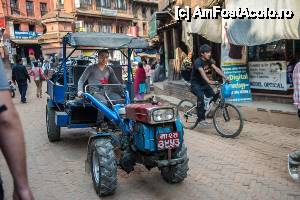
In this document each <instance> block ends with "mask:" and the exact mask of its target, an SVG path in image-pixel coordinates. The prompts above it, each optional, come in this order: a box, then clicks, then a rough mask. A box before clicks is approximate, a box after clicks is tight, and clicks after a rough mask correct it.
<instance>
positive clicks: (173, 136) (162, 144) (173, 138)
mask: <svg viewBox="0 0 300 200" xmlns="http://www.w3.org/2000/svg"><path fill="white" fill-rule="evenodd" d="M179 145H180V140H179V133H177V132H174V133H163V134H159V136H158V138H157V148H158V150H165V149H175V148H177V147H179Z"/></svg>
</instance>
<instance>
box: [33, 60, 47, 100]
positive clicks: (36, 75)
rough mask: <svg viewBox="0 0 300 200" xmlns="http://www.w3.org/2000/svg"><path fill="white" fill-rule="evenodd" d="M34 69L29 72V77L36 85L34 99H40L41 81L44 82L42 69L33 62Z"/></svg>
mask: <svg viewBox="0 0 300 200" xmlns="http://www.w3.org/2000/svg"><path fill="white" fill-rule="evenodd" d="M33 66H34V68H33V69H32V70H31V72H30V75H31V76H33V80H34V82H35V85H36V97H37V98H42V87H43V81H45V80H46V77H45V75H44V72H43V69H42V67H40V66H39V64H38V62H33Z"/></svg>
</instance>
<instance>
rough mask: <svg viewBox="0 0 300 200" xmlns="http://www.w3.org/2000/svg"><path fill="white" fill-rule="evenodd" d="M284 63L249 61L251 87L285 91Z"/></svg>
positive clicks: (286, 87) (286, 85)
mask: <svg viewBox="0 0 300 200" xmlns="http://www.w3.org/2000/svg"><path fill="white" fill-rule="evenodd" d="M286 65H287V63H286V61H260V62H249V63H248V66H249V77H250V85H251V88H254V89H264V90H280V91H286V90H287V89H288V84H287V75H286Z"/></svg>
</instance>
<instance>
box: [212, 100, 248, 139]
mask: <svg viewBox="0 0 300 200" xmlns="http://www.w3.org/2000/svg"><path fill="white" fill-rule="evenodd" d="M213 124H214V126H215V128H216V130H217V132H218V133H219V135H221V136H222V137H226V138H234V137H237V136H238V135H239V134H240V133H241V132H242V129H243V126H244V121H243V118H242V114H241V112H240V111H239V109H238V108H237V107H235V106H234V105H232V104H229V103H224V104H223V105H219V106H218V107H217V108H216V110H215V112H214V114H213Z"/></svg>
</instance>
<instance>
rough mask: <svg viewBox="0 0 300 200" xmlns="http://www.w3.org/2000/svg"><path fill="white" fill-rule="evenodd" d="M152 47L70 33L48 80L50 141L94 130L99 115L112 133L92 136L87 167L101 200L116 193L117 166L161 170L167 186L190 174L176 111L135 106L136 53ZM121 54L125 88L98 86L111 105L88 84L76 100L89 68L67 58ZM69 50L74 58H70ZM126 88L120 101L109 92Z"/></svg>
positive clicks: (133, 39)
mask: <svg viewBox="0 0 300 200" xmlns="http://www.w3.org/2000/svg"><path fill="white" fill-rule="evenodd" d="M145 48H149V46H148V43H147V42H146V40H144V39H141V38H136V37H131V36H127V35H122V34H112V33H69V34H67V35H66V36H65V37H64V38H63V60H62V64H61V67H60V68H59V69H58V71H57V72H56V73H54V75H53V76H52V78H51V79H50V80H48V85H47V93H48V95H49V98H48V101H47V106H46V121H47V134H48V138H49V141H50V142H55V141H58V140H59V139H60V131H61V127H67V128H88V127H90V128H94V127H95V126H96V118H97V113H98V112H102V113H103V115H104V116H105V120H106V121H108V122H109V125H110V126H109V129H108V130H105V131H99V130H98V129H95V131H94V132H93V134H92V135H91V136H90V138H89V142H88V153H87V160H86V164H87V165H86V166H87V169H88V171H89V172H90V174H91V177H92V180H93V185H94V188H95V191H96V192H97V194H98V195H99V196H104V195H110V194H113V193H114V191H115V190H116V187H117V168H118V167H120V168H121V169H123V170H124V171H126V172H127V173H130V172H132V171H133V170H134V166H135V164H136V163H139V164H142V165H144V166H145V167H146V168H147V169H149V170H150V169H151V168H154V167H158V168H159V169H160V171H161V175H162V177H163V179H164V180H166V182H168V183H178V182H181V181H183V180H184V179H185V178H186V176H187V171H188V156H187V148H186V146H185V144H184V139H183V135H184V131H183V127H182V125H181V121H180V119H179V118H178V117H177V116H176V113H177V112H176V110H175V108H174V107H172V106H165V105H161V104H159V103H158V102H155V101H153V100H152V101H149V102H133V100H132V99H133V98H132V92H131V91H132V89H131V88H132V80H133V77H132V69H131V64H130V57H131V54H132V51H133V49H145ZM87 49H88V50H101V49H108V50H120V51H121V52H122V54H123V55H124V56H125V57H127V58H128V68H127V73H128V75H127V80H126V84H125V85H123V84H122V85H121V84H120V85H117V84H99V86H98V87H101V88H103V90H101V91H102V92H103V93H104V95H105V98H106V100H107V102H109V103H108V105H107V104H104V103H103V102H102V101H100V100H98V99H97V98H95V97H94V96H93V95H92V94H91V93H90V92H89V90H88V88H89V87H90V86H91V85H89V84H88V83H87V84H86V86H85V91H84V93H83V98H77V97H76V94H77V83H78V79H79V77H80V76H81V74H82V73H83V71H84V69H85V67H84V66H83V67H82V66H77V65H76V64H75V65H74V64H72V62H71V64H67V63H70V62H68V60H69V59H70V56H71V55H72V54H73V52H74V51H76V50H87ZM67 50H68V51H70V50H71V52H70V54H69V55H68V56H67ZM116 86H117V87H118V88H121V90H122V92H123V99H122V100H120V101H119V100H118V101H115V100H113V99H111V98H110V97H109V95H108V94H107V90H110V89H111V88H113V87H116Z"/></svg>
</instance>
